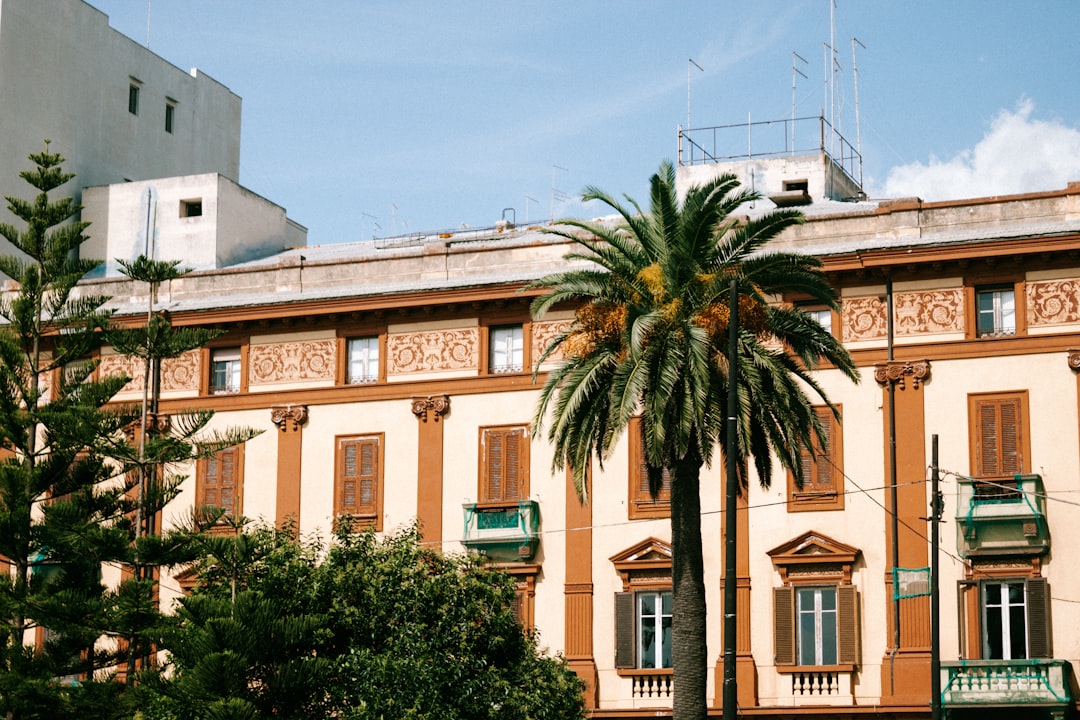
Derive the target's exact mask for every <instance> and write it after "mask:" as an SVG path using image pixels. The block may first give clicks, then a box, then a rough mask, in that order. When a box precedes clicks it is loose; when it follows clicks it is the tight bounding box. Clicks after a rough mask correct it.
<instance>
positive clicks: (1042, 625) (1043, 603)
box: [1026, 577, 1051, 658]
mask: <svg viewBox="0 0 1080 720" xmlns="http://www.w3.org/2000/svg"><path fill="white" fill-rule="evenodd" d="M1026 601H1027V621H1028V657H1029V658H1048V657H1051V654H1050V652H1051V647H1050V593H1049V592H1048V589H1047V586H1046V578H1042V577H1033V578H1028V580H1027V598H1026Z"/></svg>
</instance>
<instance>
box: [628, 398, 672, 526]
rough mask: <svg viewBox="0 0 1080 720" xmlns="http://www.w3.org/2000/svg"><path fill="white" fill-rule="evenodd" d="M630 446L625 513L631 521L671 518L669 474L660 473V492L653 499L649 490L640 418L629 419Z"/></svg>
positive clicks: (664, 471) (666, 472)
mask: <svg viewBox="0 0 1080 720" xmlns="http://www.w3.org/2000/svg"><path fill="white" fill-rule="evenodd" d="M627 436H628V444H629V446H630V468H629V469H630V472H629V473H628V475H629V478H630V488H629V493H630V502H629V503H628V505H627V512H628V515H629V517H630V519H631V520H640V519H644V518H665V517H671V474H670V473H669V472H668V470H667V468H664V469H663V470H662V471H661V485H660V491H659V492H658V493H657V495H656V498H653V496H652V492H650V490H649V472H648V466H647V465H646V464H645V452H644V449H643V446H642V438H641V418H640V417H635V418H631V419H630V424H629V426H628V427H627Z"/></svg>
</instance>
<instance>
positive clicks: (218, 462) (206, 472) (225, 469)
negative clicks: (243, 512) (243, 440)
mask: <svg viewBox="0 0 1080 720" xmlns="http://www.w3.org/2000/svg"><path fill="white" fill-rule="evenodd" d="M239 455H240V448H239V447H231V448H225V449H224V450H220V451H218V452H217V453H216V454H215V455H214V456H213V457H209V458H206V459H205V460H203V473H202V493H201V497H200V498H199V502H200V503H201V504H202V505H211V506H213V507H219V508H224V510H225V514H226V515H229V516H230V517H231V516H234V515H236V514H237V513H238V512H239V510H240V508H239V504H240V503H239V487H238V486H239V484H240V483H239V472H240V462H239Z"/></svg>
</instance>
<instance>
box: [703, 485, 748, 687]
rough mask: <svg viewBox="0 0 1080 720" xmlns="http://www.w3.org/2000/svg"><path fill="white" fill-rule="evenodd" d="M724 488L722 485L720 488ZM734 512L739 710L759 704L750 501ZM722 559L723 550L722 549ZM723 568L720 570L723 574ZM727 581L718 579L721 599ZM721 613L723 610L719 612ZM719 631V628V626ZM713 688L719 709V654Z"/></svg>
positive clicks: (741, 500) (744, 500) (723, 522)
mask: <svg viewBox="0 0 1080 720" xmlns="http://www.w3.org/2000/svg"><path fill="white" fill-rule="evenodd" d="M721 487H723V485H721ZM737 503H738V505H737V507H736V509H735V522H736V525H735V543H736V548H735V583H736V585H735V613H736V616H735V684H736V686H737V689H738V700H739V707H740V708H747V707H755V706H756V705H757V704H758V695H757V664H756V663H755V662H754V654H753V650H752V648H751V646H750V518H749V513H748V509H749V500H748V498H747V496H746V495H745V494H743V495H740V496H739V498H738V500H737ZM726 523H727V518H726V517H723V516H722V515H721V518H720V537H721V538H723V537H724V533H725V532H726V531H725V529H724V528H725V525H726ZM721 557H723V548H721ZM723 570H724V564H723V563H722V564H721V566H720V572H721V575H722V574H723ZM726 581H727V580H726V578H723V577H721V580H720V593H721V597H723V591H724V583H725V582H726ZM721 612H723V610H721ZM721 628H722V626H721ZM713 678H714V684H715V688H716V699H715V701H714V704H715V706H716V707H720V706H721V705H722V704H723V702H722V700H723V696H724V655H723V653H721V654H720V655H719V656H718V657H717V659H716V668H715V669H714V671H713Z"/></svg>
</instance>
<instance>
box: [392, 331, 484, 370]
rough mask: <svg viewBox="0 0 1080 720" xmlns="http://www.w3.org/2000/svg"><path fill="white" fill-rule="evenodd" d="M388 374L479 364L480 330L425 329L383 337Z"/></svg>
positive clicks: (467, 366) (476, 366)
mask: <svg viewBox="0 0 1080 720" xmlns="http://www.w3.org/2000/svg"><path fill="white" fill-rule="evenodd" d="M386 354H387V361H388V362H387V364H388V367H387V373H388V374H390V375H400V374H405V373H418V372H440V371H447V370H474V369H477V368H479V367H480V362H479V361H480V329H479V328H475V327H471V328H462V329H460V330H428V331H424V332H414V333H397V334H392V335H388V336H387V337H386Z"/></svg>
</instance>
